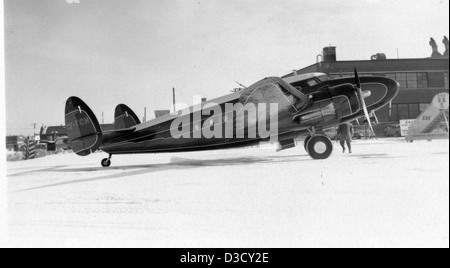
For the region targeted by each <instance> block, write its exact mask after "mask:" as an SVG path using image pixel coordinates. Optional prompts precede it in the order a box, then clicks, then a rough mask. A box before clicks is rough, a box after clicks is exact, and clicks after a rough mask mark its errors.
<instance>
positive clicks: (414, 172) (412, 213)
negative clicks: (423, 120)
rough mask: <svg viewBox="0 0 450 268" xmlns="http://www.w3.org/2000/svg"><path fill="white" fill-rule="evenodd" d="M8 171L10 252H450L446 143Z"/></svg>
mask: <svg viewBox="0 0 450 268" xmlns="http://www.w3.org/2000/svg"><path fill="white" fill-rule="evenodd" d="M269 147H271V146H262V147H260V148H256V147H255V148H248V149H233V150H223V151H222V150H221V151H209V152H195V153H177V154H151V155H122V156H121V155H116V156H113V159H112V166H111V167H110V168H102V167H101V166H100V160H101V159H102V158H104V157H105V156H106V154H103V153H95V154H92V155H90V156H88V157H79V156H76V155H74V154H65V155H55V156H49V157H45V158H40V159H36V160H30V161H21V162H8V163H7V173H8V175H7V178H8V215H9V217H8V223H9V229H8V233H9V245H11V246H69V247H70V246H77V247H78V246H80V247H87V246H94V247H96V246H131V247H133V246H144V247H449V143H448V140H443V141H432V142H427V141H422V142H414V143H411V144H410V143H406V142H405V141H404V140H400V139H391V140H372V141H356V142H355V143H354V149H353V151H354V153H353V154H352V155H349V154H342V153H341V150H340V148H338V145H337V144H335V150H334V152H333V154H332V156H331V157H330V158H329V159H327V160H323V161H321V160H311V159H310V158H309V156H307V155H306V153H305V152H304V150H303V146H302V145H301V144H299V146H298V147H296V148H294V149H290V150H286V151H282V152H278V153H277V152H275V150H274V149H270V148H269Z"/></svg>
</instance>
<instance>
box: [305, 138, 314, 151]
mask: <svg viewBox="0 0 450 268" xmlns="http://www.w3.org/2000/svg"><path fill="white" fill-rule="evenodd" d="M311 138H312V136H311V135H308V136H306V138H305V141H304V142H303V146H304V147H305V151H306V152H308V146H307V145H308V141H309V140H310V139H311Z"/></svg>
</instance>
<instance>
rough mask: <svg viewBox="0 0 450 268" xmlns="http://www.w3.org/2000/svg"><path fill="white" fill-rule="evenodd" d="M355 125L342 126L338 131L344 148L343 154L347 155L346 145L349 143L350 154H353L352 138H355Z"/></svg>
mask: <svg viewBox="0 0 450 268" xmlns="http://www.w3.org/2000/svg"><path fill="white" fill-rule="evenodd" d="M353 133H354V131H353V125H352V124H350V123H344V124H340V125H339V127H338V129H337V138H338V139H339V141H340V143H341V146H342V153H345V144H346V143H347V147H348V152H349V153H350V154H351V153H352V137H353Z"/></svg>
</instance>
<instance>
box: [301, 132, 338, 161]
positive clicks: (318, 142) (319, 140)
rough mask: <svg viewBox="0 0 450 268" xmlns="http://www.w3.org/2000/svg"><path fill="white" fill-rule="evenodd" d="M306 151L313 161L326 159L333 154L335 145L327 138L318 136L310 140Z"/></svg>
mask: <svg viewBox="0 0 450 268" xmlns="http://www.w3.org/2000/svg"><path fill="white" fill-rule="evenodd" d="M306 151H307V152H308V154H309V155H310V156H311V157H312V158H313V159H326V158H328V157H329V156H330V155H331V153H332V152H333V143H332V142H331V140H330V138H328V137H327V136H324V135H317V136H314V137H311V138H310V139H309V141H308V143H307V144H306Z"/></svg>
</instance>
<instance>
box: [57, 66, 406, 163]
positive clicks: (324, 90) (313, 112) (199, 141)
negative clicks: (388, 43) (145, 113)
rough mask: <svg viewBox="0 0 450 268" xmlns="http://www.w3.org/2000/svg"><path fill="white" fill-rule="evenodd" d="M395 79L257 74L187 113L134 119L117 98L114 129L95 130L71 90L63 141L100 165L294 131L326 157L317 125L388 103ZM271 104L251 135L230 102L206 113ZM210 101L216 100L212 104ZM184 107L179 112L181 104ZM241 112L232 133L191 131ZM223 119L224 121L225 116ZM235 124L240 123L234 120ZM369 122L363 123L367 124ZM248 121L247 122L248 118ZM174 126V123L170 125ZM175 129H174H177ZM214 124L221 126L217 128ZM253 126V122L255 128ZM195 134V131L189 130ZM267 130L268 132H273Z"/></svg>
mask: <svg viewBox="0 0 450 268" xmlns="http://www.w3.org/2000/svg"><path fill="white" fill-rule="evenodd" d="M398 89H399V84H398V83H397V82H396V81H395V80H392V79H389V78H386V77H375V76H367V77H361V78H359V77H358V73H357V72H356V69H355V77H354V78H339V79H332V78H331V77H329V76H327V75H324V74H309V75H306V76H305V75H300V76H292V77H287V78H285V79H281V78H277V77H270V78H265V79H263V80H261V81H259V82H257V83H255V84H253V85H252V86H250V87H248V88H245V89H244V90H242V91H241V92H236V93H232V94H229V95H226V96H223V97H221V98H217V99H213V100H210V101H207V102H204V103H202V104H201V110H202V113H201V116H200V117H195V115H194V113H195V111H194V110H195V108H193V107H194V106H191V107H189V108H188V110H185V112H184V113H181V115H180V113H172V114H169V115H165V116H162V117H159V118H156V119H153V120H151V121H148V122H145V123H141V122H140V120H139V118H138V117H137V116H136V114H135V113H134V112H133V111H132V110H131V109H130V108H129V107H127V106H126V105H123V104H119V105H118V106H117V107H116V110H115V120H114V125H115V130H113V131H102V129H101V128H100V125H99V123H98V121H97V119H96V117H95V115H94V113H93V112H92V111H91V109H89V107H88V106H87V105H86V104H85V103H84V102H83V101H82V100H81V99H79V98H77V97H70V98H69V99H68V100H67V102H66V107H65V123H66V128H67V130H68V138H69V143H70V146H71V148H72V149H73V151H74V152H75V153H77V154H78V155H81V156H86V155H89V154H91V153H92V152H94V151H96V150H97V149H100V150H102V151H104V152H106V153H108V154H109V157H108V158H105V159H103V160H102V161H101V164H102V166H103V167H108V166H110V165H111V156H112V155H113V154H135V153H159V152H182V151H196V150H213V149H224V148H234V147H244V146H250V145H255V144H258V143H259V142H262V141H268V140H269V139H270V140H271V141H273V140H274V139H273V138H275V140H276V141H278V143H279V150H283V149H288V148H292V147H294V146H295V142H294V139H296V138H297V137H299V136H302V135H304V136H306V138H305V141H304V147H305V149H306V151H307V152H308V154H309V155H310V156H311V157H312V158H313V159H325V158H328V157H329V156H330V154H331V152H332V150H333V144H332V142H331V140H330V139H329V138H328V137H327V136H325V135H323V134H321V133H322V130H324V129H327V128H330V127H333V126H336V125H339V124H341V123H345V122H350V121H353V120H356V119H358V118H360V117H366V119H367V121H368V122H369V124H370V117H369V113H372V112H374V111H376V110H378V109H380V108H382V107H383V106H385V105H386V104H388V103H390V102H391V101H392V100H393V99H394V98H395V97H396V95H397V93H398ZM239 103H240V104H243V105H245V104H249V103H253V104H255V105H256V104H261V103H263V104H271V103H276V104H277V110H276V111H273V110H270V111H268V112H267V114H266V115H267V120H270V119H271V118H273V117H274V115H276V117H275V118H276V119H277V123H278V127H277V129H276V131H275V132H271V136H270V138H269V137H263V135H261V136H259V135H256V136H251V137H250V135H248V134H249V129H250V127H252V126H251V125H250V124H253V123H251V121H250V120H246V119H247V118H246V117H247V116H248V114H249V113H246V112H245V111H239V110H232V111H231V112H230V111H228V112H222V113H221V114H219V115H217V114H214V116H213V117H215V118H212V116H210V112H211V111H212V110H214V109H215V108H220V111H226V108H225V106H226V105H227V104H232V105H236V104H239ZM217 106H218V107H217ZM186 111H187V112H186ZM239 116H243V117H244V122H247V124H243V126H244V129H243V133H245V135H244V136H243V137H242V136H238V135H236V134H237V132H238V131H241V130H242V129H233V133H232V135H231V136H230V135H228V136H227V135H225V137H223V136H221V137H219V138H218V137H213V138H211V137H208V138H207V137H205V135H204V134H198V133H197V136H196V135H194V132H198V131H199V128H201V129H204V128H209V129H211V128H216V127H218V126H219V125H221V126H222V125H225V124H227V122H228V123H230V122H231V121H232V122H233V124H232V125H233V126H235V127H236V125H237V124H236V121H237V120H242V119H237V118H238V117H239ZM180 117H187V119H189V120H188V121H187V122H189V124H188V125H182V129H185V130H186V133H184V134H186V135H181V137H180V136H177V137H174V136H173V135H172V132H171V130H173V125H172V123H173V122H174V120H178V119H180ZM230 120H231V121H230ZM241 126H242V125H241ZM370 126H371V125H370ZM253 127H254V126H253ZM177 128H178V126H177ZM177 130H178V129H177ZM220 131H222V132H223V130H222V128H220ZM259 131H260V129H258V130H257V132H259ZM195 136H196V137H195ZM274 136H275V137H274Z"/></svg>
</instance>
